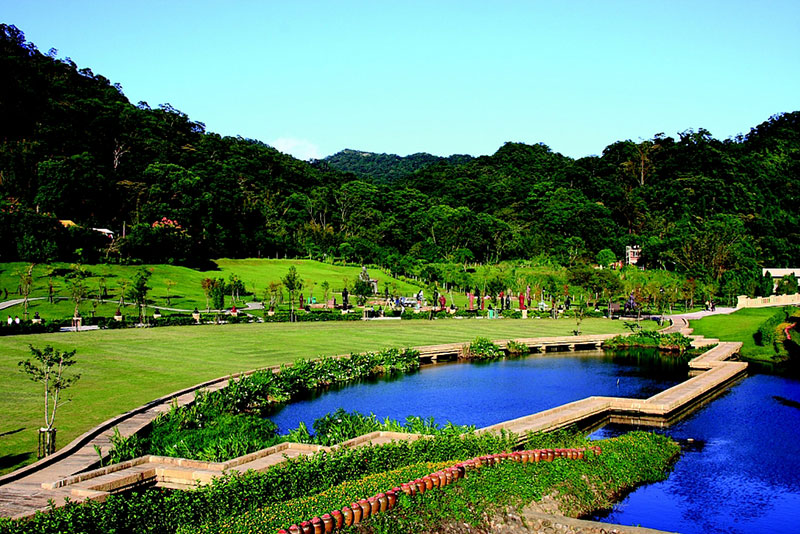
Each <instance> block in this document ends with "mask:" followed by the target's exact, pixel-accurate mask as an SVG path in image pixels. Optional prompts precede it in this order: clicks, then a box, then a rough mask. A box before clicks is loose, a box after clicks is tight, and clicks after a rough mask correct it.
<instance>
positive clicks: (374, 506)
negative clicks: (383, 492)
mask: <svg viewBox="0 0 800 534" xmlns="http://www.w3.org/2000/svg"><path fill="white" fill-rule="evenodd" d="M367 502H368V503H369V515H370V517H372V516H373V515H376V514H379V513H381V503H380V501H378V499H377V498H376V497H370V498H369V499H367Z"/></svg>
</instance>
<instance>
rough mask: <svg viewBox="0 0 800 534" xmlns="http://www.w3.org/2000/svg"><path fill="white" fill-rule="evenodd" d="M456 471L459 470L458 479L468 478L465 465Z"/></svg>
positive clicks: (459, 466)
mask: <svg viewBox="0 0 800 534" xmlns="http://www.w3.org/2000/svg"><path fill="white" fill-rule="evenodd" d="M456 469H457V470H458V478H464V477H465V476H467V468H466V467H465V466H464V465H461V464H459V465H458V467H456Z"/></svg>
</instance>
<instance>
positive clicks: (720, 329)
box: [691, 306, 800, 367]
mask: <svg viewBox="0 0 800 534" xmlns="http://www.w3.org/2000/svg"><path fill="white" fill-rule="evenodd" d="M799 316H800V312H798V309H797V308H796V307H794V306H787V307H784V308H744V309H741V310H737V311H736V312H734V313H732V314H729V315H723V316H709V317H704V318H702V319H699V320H694V321H691V327H692V328H693V329H694V333H695V334H698V335H702V336H706V337H709V338H718V339H723V340H725V341H740V342H741V343H742V348H741V350H740V354H741V356H742V357H743V359H745V360H747V361H750V362H756V363H763V364H767V366H768V367H769V366H770V365H772V364H778V365H779V366H780V365H781V364H784V363H790V364H791V363H792V362H793V361H794V360H793V359H792V356H793V355H795V358H796V355H797V353H796V352H794V346H795V343H794V340H787V337H786V332H785V330H784V329H785V328H786V327H788V326H790V325H794V324H796V323H797V322H798V320H800V317H799ZM790 335H791V336H792V337H795V335H796V332H795V331H790Z"/></svg>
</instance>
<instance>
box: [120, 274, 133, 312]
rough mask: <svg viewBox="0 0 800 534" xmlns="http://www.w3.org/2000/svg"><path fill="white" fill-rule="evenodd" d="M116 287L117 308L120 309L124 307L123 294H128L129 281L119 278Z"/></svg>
mask: <svg viewBox="0 0 800 534" xmlns="http://www.w3.org/2000/svg"><path fill="white" fill-rule="evenodd" d="M117 285H118V286H119V302H118V303H117V308H119V309H122V308H124V307H125V293H127V292H128V286H130V285H131V281H130V280H128V279H127V278H120V279H119V280H118V281H117Z"/></svg>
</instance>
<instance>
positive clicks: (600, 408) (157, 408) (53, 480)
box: [0, 335, 746, 517]
mask: <svg viewBox="0 0 800 534" xmlns="http://www.w3.org/2000/svg"><path fill="white" fill-rule="evenodd" d="M606 337H608V336H606V335H600V336H580V337H568V338H542V339H530V340H524V341H526V342H527V343H528V344H529V345H537V346H543V347H544V346H548V345H549V344H553V343H555V344H560V345H564V344H571V345H574V344H576V343H577V344H584V343H598V342H599V341H601V340H602V339H603V338H606ZM724 345H725V347H724V349H721V350H718V351H716V352H714V351H710V353H714V354H710V353H707V355H703V357H701V358H697V359H696V360H703V361H702V363H701V362H700V361H698V364H700V365H701V367H700V368H703V369H710V370H709V371H706V372H704V373H702V374H701V375H700V376H698V377H695V378H693V379H691V380H689V381H687V382H684V383H683V384H681V385H679V386H676V387H675V388H673V389H676V388H679V389H680V388H681V387H682V386H683V387H684V389H682V390H679V391H676V392H674V393H672V394H669V395H665V394H666V393H669V391H672V390H669V391H668V392H664V393H662V394H659V395H662V397H660V398H659V395H656V396H655V397H652V398H651V399H648V400H647V401H642V400H637V399H616V398H610V397H590V398H588V399H583V400H582V401H578V402H574V403H570V404H567V405H564V406H560V407H557V408H554V409H552V410H547V411H545V412H541V413H538V414H534V415H532V416H528V417H525V418H520V419H518V420H514V421H509V422H506V423H502V424H500V425H494V426H492V427H487V428H485V429H482V431H494V430H498V429H500V428H505V429H508V430H512V431H515V432H519V433H524V432H525V431H528V430H552V429H555V428H559V427H561V426H566V425H569V424H571V422H574V421H578V420H580V419H584V418H586V417H588V416H593V415H602V414H604V413H606V412H609V411H611V412H613V411H615V410H616V411H618V410H623V411H631V410H634V411H636V410H638V411H642V412H643V413H644V412H646V413H650V414H652V415H654V416H661V415H664V414H666V413H668V412H669V411H670V410H673V409H675V408H676V407H677V406H680V405H681V404H682V403H685V402H690V401H691V400H692V399H695V398H696V397H697V396H698V395H701V394H703V393H704V391H707V390H709V389H713V388H715V387H717V386H719V385H720V384H721V383H723V382H724V381H726V380H728V379H730V378H731V377H732V376H734V375H735V374H736V373H739V372H741V371H742V370H741V369H738V370H732V369H729V368H728V367H727V366H731V365H739V366H744V367H746V364H742V363H739V364H733V363H729V362H725V364H724V365H725V366H726V369H729V370H728V371H727V372H729V373H730V372H734V375H730V376H729V375H725V376H717V375H716V374H715V373H717V372H718V371H719V370H721V369H717V368H715V366H716V365H718V364H717V362H720V361H721V360H724V359H725V358H727V357H728V356H729V355H730V354H731V353H733V352H735V350H738V344H724ZM728 345H730V346H728ZM734 345H735V346H734ZM451 348H452V347H451V346H450V345H444V346H442V350H445V351H449V350H451ZM426 349H429V350H430V349H433V347H426ZM715 350H716V349H715ZM704 358H705V359H704ZM232 376H234V375H232ZM229 378H231V377H223V378H220V379H216V380H212V381H209V382H206V383H203V384H198V385H197V386H194V387H192V388H188V389H186V390H182V391H179V392H176V393H174V394H171V395H167V396H165V397H162V398H160V399H156V400H155V401H153V402H151V403H148V404H147V405H145V406H142V407H140V408H137V409H135V410H132V411H130V412H128V413H125V414H122V415H120V416H118V417H115V418H113V419H110V420H109V421H106V422H105V423H103V424H102V425H100V426H99V427H97V428H95V429H92V430H91V431H89V432H87V433H85V434H84V435H82V436H80V437H79V438H77V439H76V440H74V441H73V442H72V443H70V444H69V445H67V446H66V447H64V448H63V449H61V450H59V451H58V452H56V453H55V454H54V455H52V456H50V457H48V458H46V459H44V460H41V461H39V462H37V463H36V464H32V465H29V466H26V467H24V468H22V469H19V470H17V471H14V472H13V473H10V474H8V475H5V476H3V477H0V516H12V517H24V516H27V515H30V514H31V513H33V511H35V510H38V509H42V508H45V507H46V506H47V502H48V501H49V500H51V499H52V500H54V501H55V502H56V503H57V504H61V503H63V499H64V497H71V498H72V499H81V498H92V497H94V498H102V497H103V496H104V495H107V494H108V492H113V491H119V490H120V489H121V488H126V487H131V486H135V485H137V484H141V483H142V482H144V481H148V482H150V481H151V482H158V483H159V485H162V486H165V487H187V485H192V484H194V482H195V481H197V480H200V481H203V482H207V481H209V480H210V479H211V478H212V477H214V476H218V475H219V474H220V473H221V472H227V471H231V470H236V471H245V470H247V469H256V470H263V469H266V468H268V467H269V466H271V465H274V464H275V463H278V462H280V461H283V460H284V457H285V456H290V457H291V456H298V455H302V454H313V453H314V452H317V451H318V450H320V449H319V448H318V447H317V448H313V447H312V448H310V447H309V446H307V445H302V444H281V445H279V446H276V447H273V448H270V449H264V450H262V451H258V452H256V453H253V454H250V455H246V456H244V457H240V458H236V459H234V460H231V461H229V462H222V463H214V462H197V461H193V460H185V459H175V458H161V457H153V456H146V457H143V458H139V459H137V460H134V461H131V462H126V463H123V464H117V465H115V466H110V467H109V468H104V469H103V470H99V471H98V470H96V471H94V472H91V473H88V474H79V473H84V472H86V471H87V470H89V469H92V468H93V467H94V466H96V465H97V463H98V460H99V458H98V455H97V452H96V450H95V447H99V448H100V450H101V452H102V453H107V452H108V450H109V449H110V447H111V443H110V440H109V438H108V435H109V434H110V431H111V430H112V429H113V428H114V427H117V428H119V431H120V434H121V435H123V436H129V435H132V434H134V433H135V432H137V431H138V430H140V429H141V428H143V427H144V426H146V425H147V424H149V423H150V421H152V420H153V419H154V418H155V417H156V416H157V415H158V414H160V413H162V412H165V411H168V410H169V409H170V404H171V403H172V401H173V399H174V400H175V401H176V402H177V403H178V404H179V405H184V404H187V403H190V402H192V401H193V399H194V392H195V391H196V390H197V389H200V388H205V389H208V390H216V389H220V388H222V387H225V385H227V383H228V380H229ZM693 381H694V382H693ZM690 384H692V385H690ZM650 401H653V402H650ZM648 402H650V405H648V406H645V404H647V403H648ZM495 427H497V428H495ZM418 437H419V436H408V435H399V434H397V435H394V434H392V435H390V434H389V433H377V434H370V435H366V436H360V437H359V438H355V439H354V440H351V442H350V443H348V444H342V445H341V446H359V445H362V444H366V443H370V442H371V443H381V442H386V441H390V440H393V439H416V438H418Z"/></svg>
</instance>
